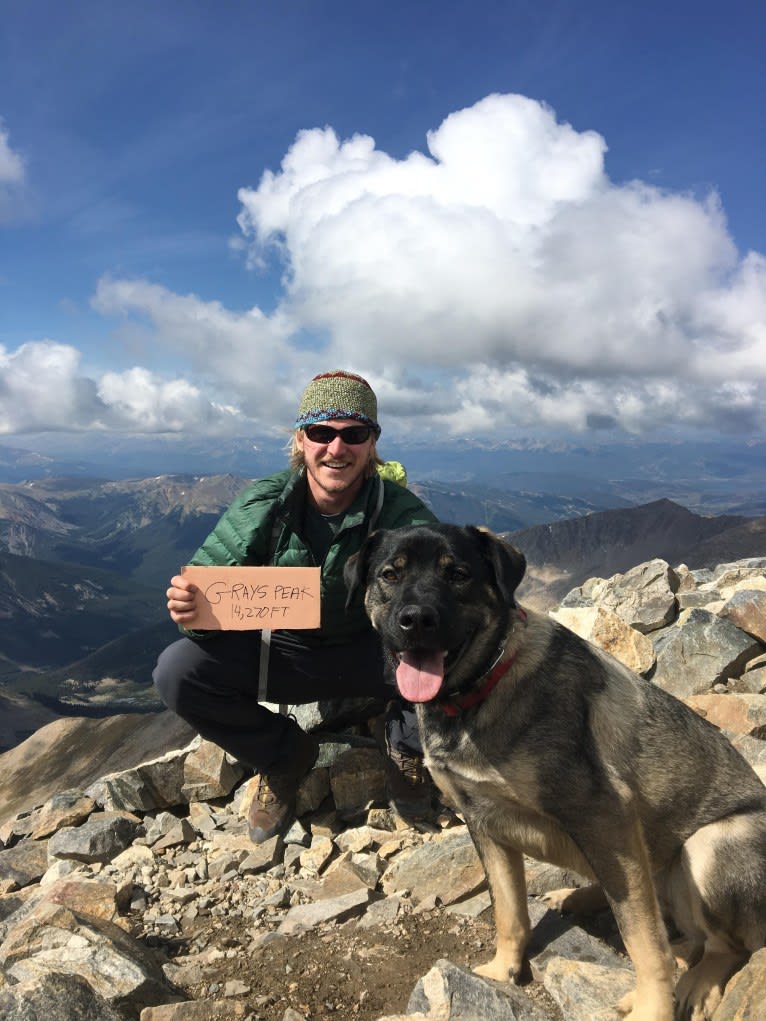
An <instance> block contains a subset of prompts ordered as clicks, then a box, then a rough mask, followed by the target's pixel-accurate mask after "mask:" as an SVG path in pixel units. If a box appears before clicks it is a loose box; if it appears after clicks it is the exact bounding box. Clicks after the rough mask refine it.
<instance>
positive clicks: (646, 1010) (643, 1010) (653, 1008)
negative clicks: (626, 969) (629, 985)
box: [614, 989, 673, 1021]
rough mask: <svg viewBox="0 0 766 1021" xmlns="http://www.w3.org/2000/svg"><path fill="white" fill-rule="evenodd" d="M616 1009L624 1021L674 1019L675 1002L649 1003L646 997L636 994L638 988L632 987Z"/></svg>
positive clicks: (669, 1020)
mask: <svg viewBox="0 0 766 1021" xmlns="http://www.w3.org/2000/svg"><path fill="white" fill-rule="evenodd" d="M614 1006H615V1010H616V1011H617V1012H618V1013H619V1014H622V1016H623V1021H673V1004H672V1002H671V1001H670V1000H669V999H668V1000H667V1002H665V1000H664V999H663V1002H662V1003H661V1004H660V1003H657V1002H652V1003H648V1002H646V1000H645V999H643V998H641V999H639V997H638V996H637V995H636V990H635V989H631V991H630V992H629V993H626V994H625V995H624V996H623V997H622V999H621V1000H619V1001H618V1002H617V1003H616V1004H615V1005H614Z"/></svg>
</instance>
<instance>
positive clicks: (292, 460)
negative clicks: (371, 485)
mask: <svg viewBox="0 0 766 1021" xmlns="http://www.w3.org/2000/svg"><path fill="white" fill-rule="evenodd" d="M302 431H303V430H302V429H294V430H293V432H292V433H291V434H290V439H289V440H288V443H287V456H288V459H289V460H288V464H289V465H290V467H291V468H292V469H293V471H295V469H296V468H302V467H303V466H304V465H305V464H306V459H305V457H304V456H303V450H302V449H301V448H300V447H299V446H298V433H299V432H302ZM371 435H372V443H371V444H370V457H369V460H368V462H367V472H366V478H368V479H369V478H372V476H373V475H374V474H375V472H376V471H377V470H378V465H381V464H385V461H383V460H381V458H380V457H378V448H377V445H376V442H375V434H374V433H372V434H371Z"/></svg>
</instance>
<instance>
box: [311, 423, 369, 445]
mask: <svg viewBox="0 0 766 1021" xmlns="http://www.w3.org/2000/svg"><path fill="white" fill-rule="evenodd" d="M303 432H304V433H305V434H306V436H307V437H308V438H309V439H310V440H311V442H312V443H332V441H333V440H334V439H335V437H336V436H340V438H341V439H342V440H343V442H344V443H348V444H349V445H350V446H352V447H356V446H358V445H359V444H360V443H366V442H367V440H368V439H369V438H370V433H371V432H372V429H371V428H370V427H369V425H347V426H345V427H344V428H343V429H334V428H333V427H332V426H331V425H307V426H306V428H305V429H304V430H303Z"/></svg>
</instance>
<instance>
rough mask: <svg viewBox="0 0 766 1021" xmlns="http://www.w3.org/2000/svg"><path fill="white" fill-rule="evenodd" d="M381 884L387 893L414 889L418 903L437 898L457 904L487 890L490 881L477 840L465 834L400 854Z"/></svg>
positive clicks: (413, 895) (414, 898)
mask: <svg viewBox="0 0 766 1021" xmlns="http://www.w3.org/2000/svg"><path fill="white" fill-rule="evenodd" d="M381 884H382V887H383V890H384V892H386V893H394V892H395V891H397V890H411V891H412V899H413V900H414V901H415V903H418V902H420V901H421V900H425V899H426V898H428V897H435V898H437V899H438V900H439V901H440V902H441V903H442V904H453V903H455V902H456V901H460V900H463V899H465V898H466V897H470V896H473V895H474V894H475V893H478V892H479V890H481V889H484V887H485V886H486V878H485V876H484V869H483V868H482V866H481V862H480V861H479V856H478V854H477V853H476V848H475V847H474V846H473V841H472V840H471V837H470V835H469V834H468V833H467V832H465V831H463V832H460V833H458V834H456V835H454V836H453V835H451V834H450V835H449V836H446V837H445V838H444V839H442V840H440V841H433V842H431V843H428V844H423V845H421V846H420V847H418V848H416V849H415V850H413V851H412V852H411V853H410V854H408V855H406V856H405V855H404V854H402V855H400V856H399V857H398V858H397V859H396V860H395V861H394V862H392V863H391V865H390V866H389V868H388V869H386V871H385V872H384V874H383V877H382V879H381Z"/></svg>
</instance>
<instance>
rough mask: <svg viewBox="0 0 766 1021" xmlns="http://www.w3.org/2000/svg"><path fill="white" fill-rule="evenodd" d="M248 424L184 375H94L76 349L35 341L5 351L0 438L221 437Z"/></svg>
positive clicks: (0, 351)
mask: <svg viewBox="0 0 766 1021" xmlns="http://www.w3.org/2000/svg"><path fill="white" fill-rule="evenodd" d="M247 424H248V423H247V422H246V421H244V420H243V416H242V415H241V414H239V413H238V412H237V411H236V410H235V409H232V408H227V407H224V406H221V405H216V404H215V403H214V402H212V401H210V399H209V398H207V397H205V396H204V395H203V393H202V392H201V391H200V390H199V388H198V387H196V386H194V385H192V384H191V383H189V382H187V381H186V380H184V379H183V378H176V379H162V378H159V377H157V376H154V375H152V374H151V373H150V372H148V371H147V370H145V369H141V368H134V369H131V370H129V371H127V372H122V373H116V372H108V373H105V374H104V375H102V376H101V377H100V378H91V377H89V376H87V375H85V374H84V373H83V372H82V369H81V366H80V353H79V351H77V349H76V348H74V347H71V346H70V345H68V344H57V343H55V342H53V341H47V340H46V341H33V342H30V343H28V344H23V345H22V346H21V347H19V348H18V349H17V350H16V351H15V352H9V351H7V350H6V349H5V348H3V347H2V346H0V433H25V432H45V431H49V430H50V431H59V430H65V431H79V430H87V429H111V430H125V431H129V432H137V433H144V432H149V433H151V432H169V431H179V430H188V431H191V432H194V431H197V430H199V429H200V428H201V427H202V428H204V429H206V430H207V431H211V432H214V433H215V432H219V433H220V432H231V431H237V430H241V429H242V427H243V426H246V425H247Z"/></svg>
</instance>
